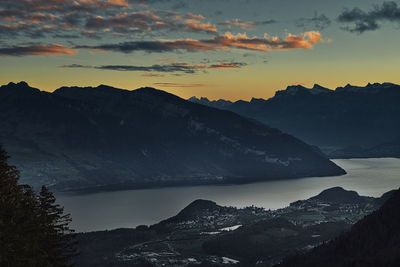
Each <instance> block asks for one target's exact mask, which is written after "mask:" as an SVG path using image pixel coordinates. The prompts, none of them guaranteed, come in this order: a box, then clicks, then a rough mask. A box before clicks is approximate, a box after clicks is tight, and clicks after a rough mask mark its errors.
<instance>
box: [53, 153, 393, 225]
mask: <svg viewBox="0 0 400 267" xmlns="http://www.w3.org/2000/svg"><path fill="white" fill-rule="evenodd" d="M333 161H334V162H335V163H336V164H337V165H339V166H341V167H342V168H343V169H345V170H346V172H347V174H346V175H343V176H332V177H310V178H302V179H296V180H279V181H268V182H260V183H252V184H241V185H216V186H213V185H210V186H195V187H168V188H157V189H143V190H126V191H112V192H100V193H93V194H82V195H76V194H64V193H63V194H61V193H58V194H56V197H57V200H58V203H60V204H61V205H63V206H64V207H65V211H66V212H68V213H71V216H72V219H73V222H72V227H73V228H74V229H76V230H77V231H78V232H86V231H96V230H106V229H108V230H111V229H115V228H132V227H136V226H137V225H141V224H147V225H150V224H154V223H157V222H159V221H160V220H163V219H166V218H168V217H171V216H173V215H175V214H177V213H178V212H179V211H180V210H181V209H183V208H184V207H186V206H187V205H188V204H189V203H191V202H192V201H194V200H196V199H207V200H213V201H215V202H217V204H219V205H223V206H235V207H245V206H251V205H255V206H258V207H264V208H266V209H277V208H282V207H285V206H287V205H288V204H289V203H290V202H293V201H296V200H300V199H307V198H309V197H312V196H314V195H317V194H318V193H320V192H321V191H322V190H325V189H327V188H330V187H334V186H341V187H343V188H345V189H348V190H349V189H351V190H355V191H357V192H358V193H359V194H360V195H366V196H374V197H379V196H381V195H382V194H383V193H385V192H387V191H389V190H392V189H397V188H399V187H400V159H394V158H380V159H338V160H333Z"/></svg>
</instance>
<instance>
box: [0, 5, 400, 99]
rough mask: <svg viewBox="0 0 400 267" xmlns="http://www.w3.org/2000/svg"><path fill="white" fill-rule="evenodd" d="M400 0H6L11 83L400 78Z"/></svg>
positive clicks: (1, 49) (195, 87)
mask: <svg viewBox="0 0 400 267" xmlns="http://www.w3.org/2000/svg"><path fill="white" fill-rule="evenodd" d="M399 33H400V0H395V1H377V0H347V1H345V0H336V1H331V0H301V1H300V0H202V1H199V0H0V84H7V83H8V82H11V81H13V82H18V81H26V82H28V83H29V84H30V85H31V86H33V87H37V88H39V89H41V90H46V91H54V90H55V89H57V88H59V87H61V86H74V85H76V86H97V85H99V84H106V85H110V86H114V87H118V88H124V89H136V88H139V87H143V86H150V87H155V88H158V89H162V90H165V91H168V92H170V93H173V94H176V95H178V96H180V97H183V98H189V97H191V96H197V97H208V98H209V99H219V98H224V99H229V100H239V99H244V100H249V99H251V98H252V97H255V98H269V97H271V96H273V95H274V93H275V91H277V90H282V89H285V88H286V86H288V85H293V84H301V85H304V86H306V87H312V86H313V84H315V83H317V84H320V85H322V86H325V87H328V88H333V89H334V88H336V87H338V86H344V85H346V84H353V85H362V86H364V85H366V84H367V83H369V82H371V83H375V82H393V83H400V75H399V74H398V73H399V63H400V45H399V44H400V34H399Z"/></svg>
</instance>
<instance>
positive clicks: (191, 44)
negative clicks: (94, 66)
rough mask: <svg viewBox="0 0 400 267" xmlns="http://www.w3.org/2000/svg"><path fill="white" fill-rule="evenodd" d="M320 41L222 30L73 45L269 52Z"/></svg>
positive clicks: (318, 37)
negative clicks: (205, 35)
mask: <svg viewBox="0 0 400 267" xmlns="http://www.w3.org/2000/svg"><path fill="white" fill-rule="evenodd" d="M321 42H323V39H322V36H321V34H320V33H319V32H315V31H312V32H305V33H303V34H300V35H293V34H288V35H287V37H286V38H285V39H281V38H278V37H268V36H265V37H264V38H257V37H252V38H249V37H247V35H246V34H237V35H232V34H231V33H225V34H224V35H219V36H215V37H214V38H212V39H206V40H194V39H178V40H171V41H135V42H123V43H118V44H102V45H78V46H75V47H74V48H76V49H94V50H104V51H115V52H123V53H131V52H135V51H145V52H169V51H176V50H186V51H190V52H195V51H216V50H228V49H232V48H236V49H243V50H253V51H260V52H271V51H272V50H290V49H311V48H312V47H313V46H314V45H315V44H318V43H321Z"/></svg>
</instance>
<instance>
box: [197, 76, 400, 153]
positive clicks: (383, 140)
mask: <svg viewBox="0 0 400 267" xmlns="http://www.w3.org/2000/svg"><path fill="white" fill-rule="evenodd" d="M190 101H193V102H196V103H201V104H204V105H208V106H213V107H216V108H220V109H227V110H231V111H234V112H236V113H238V114H241V115H243V116H246V117H249V118H253V119H256V120H258V121H261V122H263V123H266V124H267V125H270V126H272V127H276V128H279V129H281V130H282V131H284V132H287V133H289V134H292V135H294V136H296V137H298V138H300V139H302V140H304V141H305V142H307V143H309V144H312V145H317V146H320V147H321V148H322V149H323V150H324V152H326V153H327V154H329V155H330V156H331V157H384V156H391V157H393V156H395V157H399V156H400V120H399V119H398V118H399V117H400V105H398V103H399V101H400V86H399V85H396V84H392V83H383V84H379V83H375V84H368V85H367V86H365V87H358V86H352V85H346V86H345V87H339V88H336V90H330V89H327V88H324V87H322V86H320V85H314V87H313V88H311V89H309V88H305V87H303V86H301V85H297V86H289V87H287V89H286V90H282V91H277V92H276V94H275V96H274V97H272V98H270V99H268V100H264V99H255V98H253V99H252V100H251V101H249V102H247V101H237V102H227V101H222V100H218V101H209V100H208V99H206V98H201V99H197V98H190Z"/></svg>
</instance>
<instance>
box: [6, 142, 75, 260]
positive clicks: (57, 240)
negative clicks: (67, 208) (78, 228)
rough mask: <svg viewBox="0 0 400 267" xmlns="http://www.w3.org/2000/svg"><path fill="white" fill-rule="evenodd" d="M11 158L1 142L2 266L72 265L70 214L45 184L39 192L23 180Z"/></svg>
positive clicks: (72, 238) (72, 240)
mask: <svg viewBox="0 0 400 267" xmlns="http://www.w3.org/2000/svg"><path fill="white" fill-rule="evenodd" d="M8 158H9V156H8V155H7V153H6V152H5V151H4V150H3V148H2V147H1V146H0V266H2V267H19V266H21V267H22V266H23V267H27V266H28V267H29V266H32V267H36V266H38V267H39V266H40V267H63V266H72V265H73V262H72V258H73V257H74V256H75V255H76V249H75V241H74V231H73V230H72V229H70V227H69V223H70V222H71V218H70V215H69V214H64V211H63V208H62V207H61V206H59V205H58V204H56V199H55V197H54V195H53V194H52V193H51V192H50V191H49V190H48V189H47V188H46V187H45V186H43V187H42V189H41V191H40V193H39V194H35V192H34V191H33V189H32V188H31V187H30V186H28V185H23V184H19V177H20V175H19V172H18V170H17V169H16V168H15V167H14V166H11V165H9V164H8V162H7V161H8Z"/></svg>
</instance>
